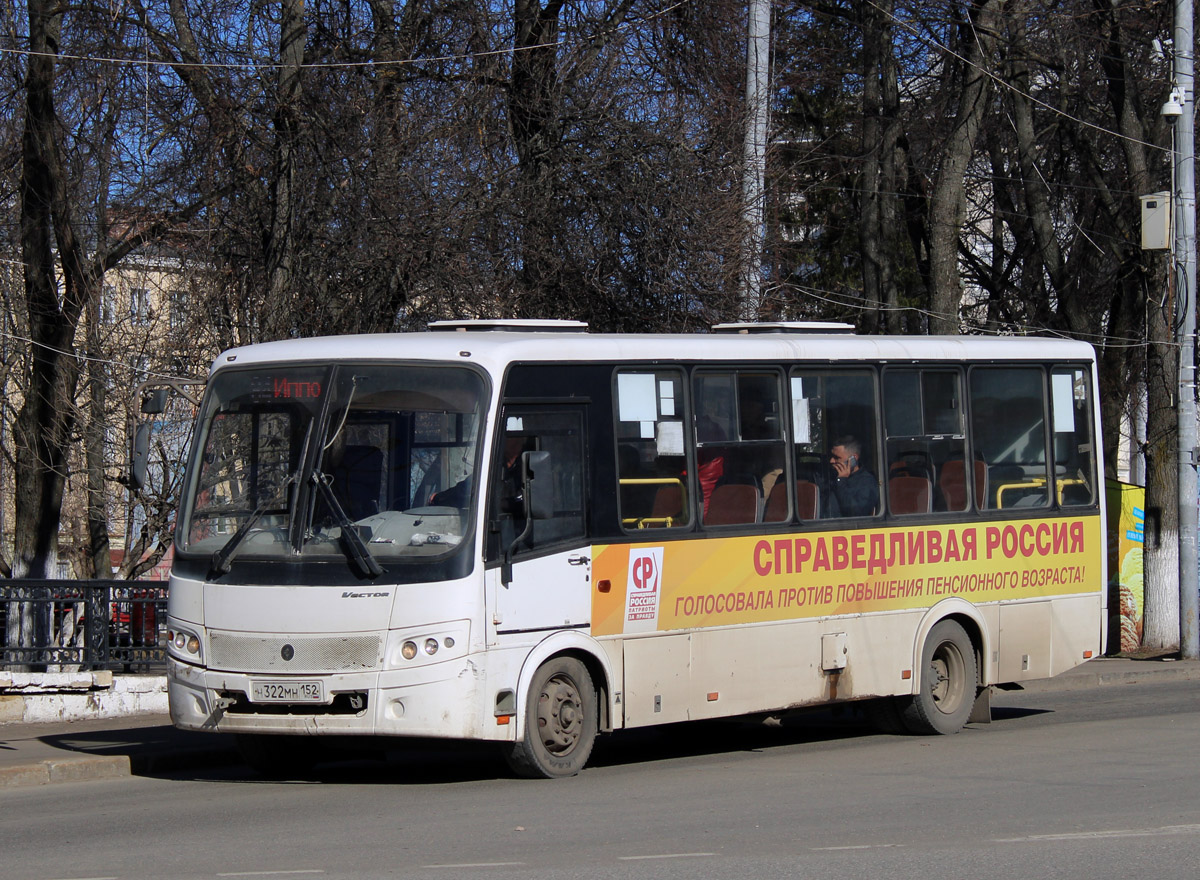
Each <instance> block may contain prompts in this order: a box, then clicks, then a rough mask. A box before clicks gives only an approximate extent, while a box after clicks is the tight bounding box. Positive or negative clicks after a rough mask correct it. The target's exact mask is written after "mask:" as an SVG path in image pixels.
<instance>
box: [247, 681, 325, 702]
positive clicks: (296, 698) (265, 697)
mask: <svg viewBox="0 0 1200 880" xmlns="http://www.w3.org/2000/svg"><path fill="white" fill-rule="evenodd" d="M250 702H252V703H324V702H325V688H324V687H323V686H322V685H321V682H319V681H252V682H250Z"/></svg>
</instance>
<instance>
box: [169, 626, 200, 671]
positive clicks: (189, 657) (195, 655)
mask: <svg viewBox="0 0 1200 880" xmlns="http://www.w3.org/2000/svg"><path fill="white" fill-rule="evenodd" d="M202 647H203V646H202V644H201V642H200V636H199V635H198V634H197V633H194V632H191V631H190V630H186V629H183V628H181V627H177V626H172V627H171V628H170V629H168V630H167V652H168V653H169V654H171V655H172V656H173V657H175V658H177V659H179V660H183V661H184V662H185V663H201V662H203V660H204V652H203V650H202Z"/></svg>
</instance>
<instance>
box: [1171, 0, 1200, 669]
mask: <svg viewBox="0 0 1200 880" xmlns="http://www.w3.org/2000/svg"><path fill="white" fill-rule="evenodd" d="M1193 2H1194V0H1175V44H1174V47H1173V48H1174V56H1175V62H1174V75H1175V82H1174V91H1173V92H1172V94H1171V98H1172V100H1175V101H1177V103H1178V104H1179V105H1180V107H1181V109H1182V112H1181V113H1180V114H1179V116H1178V117H1177V119H1176V121H1175V125H1174V136H1175V144H1174V149H1173V150H1172V154H1171V159H1172V161H1174V162H1175V163H1176V169H1175V175H1174V178H1175V182H1176V184H1175V185H1176V192H1175V193H1174V204H1175V221H1176V222H1175V242H1174V243H1175V247H1174V251H1175V254H1174V256H1175V301H1176V303H1177V304H1178V308H1179V313H1178V316H1177V321H1176V324H1177V326H1178V328H1179V329H1178V330H1177V331H1176V332H1177V336H1176V338H1177V340H1178V343H1179V400H1178V404H1179V406H1178V419H1179V421H1178V426H1179V427H1178V434H1179V455H1178V459H1179V462H1178V464H1179V648H1180V654H1181V656H1182V657H1183V658H1184V659H1187V660H1195V659H1198V658H1200V644H1198V642H1197V629H1196V606H1197V602H1198V598H1200V597H1198V596H1197V570H1196V566H1197V554H1196V526H1197V522H1196V520H1197V516H1196V503H1197V495H1196V465H1197V462H1196V173H1195V172H1196V127H1195V110H1196V90H1195V70H1194V68H1195V58H1194V55H1193V50H1192V46H1193V43H1192V40H1193V36H1192V4H1193ZM1169 103H1170V101H1168V104H1169Z"/></svg>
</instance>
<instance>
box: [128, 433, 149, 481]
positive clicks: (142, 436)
mask: <svg viewBox="0 0 1200 880" xmlns="http://www.w3.org/2000/svg"><path fill="white" fill-rule="evenodd" d="M149 464H150V423H149V422H142V423H141V424H140V425H138V426H137V428H136V429H135V430H134V432H133V443H132V447H131V449H130V451H129V486H130V488H132V489H134V490H135V491H136V490H138V489H141V488H142V487H143V486H145V485H146V471H147V469H148V467H149Z"/></svg>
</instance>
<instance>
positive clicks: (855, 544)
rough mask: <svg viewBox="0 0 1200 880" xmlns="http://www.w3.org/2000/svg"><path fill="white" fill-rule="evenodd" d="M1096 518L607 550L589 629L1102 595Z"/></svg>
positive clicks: (596, 563)
mask: <svg viewBox="0 0 1200 880" xmlns="http://www.w3.org/2000/svg"><path fill="white" fill-rule="evenodd" d="M1103 554H1104V525H1103V523H1102V522H1101V521H1100V517H1099V516H1097V515H1090V516H1070V517H1057V518H1053V519H1050V518H1047V519H1024V520H1017V521H1012V522H988V523H967V524H963V523H956V524H949V525H944V526H938V525H919V526H913V527H911V528H895V527H893V528H878V529H863V530H853V531H835V532H804V533H803V534H777V535H746V536H737V537H728V538H714V537H705V538H698V539H695V540H676V541H659V542H640V543H636V544H608V545H603V546H597V547H596V548H594V553H593V561H592V572H593V577H594V578H595V582H596V589H595V590H594V591H593V593H592V595H593V603H592V633H593V634H594V635H619V634H622V633H625V634H632V633H640V632H657V631H666V630H675V629H691V628H695V627H708V626H728V625H731V624H739V623H759V622H766V621H776V620H793V619H797V618H808V617H824V616H826V615H833V614H866V613H870V612H876V611H895V610H902V609H910V608H926V607H929V606H932V605H934V604H935V603H937V602H938V601H940V600H942V599H944V598H947V597H950V596H958V597H961V598H963V599H966V600H967V601H970V602H996V601H1001V600H1005V599H1027V598H1036V597H1043V596H1062V595H1071V594H1078V593H1098V592H1099V591H1100V590H1102V589H1104V586H1105V585H1104V578H1103V570H1104V558H1103Z"/></svg>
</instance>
